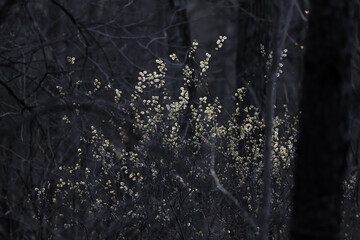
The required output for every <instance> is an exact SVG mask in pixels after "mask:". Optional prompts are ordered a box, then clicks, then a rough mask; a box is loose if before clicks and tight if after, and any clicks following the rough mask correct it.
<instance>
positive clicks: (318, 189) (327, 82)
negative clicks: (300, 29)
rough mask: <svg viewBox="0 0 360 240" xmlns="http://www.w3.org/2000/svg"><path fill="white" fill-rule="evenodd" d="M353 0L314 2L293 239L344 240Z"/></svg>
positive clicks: (296, 170) (305, 62) (311, 12)
mask: <svg viewBox="0 0 360 240" xmlns="http://www.w3.org/2000/svg"><path fill="white" fill-rule="evenodd" d="M351 9H352V7H351V1H338V0H331V1H328V0H327V1H325V0H318V1H312V3H311V10H310V14H311V15H310V20H309V28H308V35H307V42H306V53H305V57H304V79H303V86H302V101H301V104H300V108H301V111H302V112H301V115H300V129H299V142H298V149H297V158H296V164H295V190H294V196H293V216H292V222H291V230H290V231H291V233H290V234H291V239H302V240H303V239H340V225H341V210H340V209H341V200H342V194H343V190H342V183H343V178H344V174H345V170H346V157H347V152H348V145H349V140H348V133H347V132H348V127H347V126H348V108H349V101H348V99H349V96H348V95H349V82H350V61H351V48H352V43H351V41H350V39H351V35H352V32H353V28H352V22H353V21H352V20H353V19H352V16H351Z"/></svg>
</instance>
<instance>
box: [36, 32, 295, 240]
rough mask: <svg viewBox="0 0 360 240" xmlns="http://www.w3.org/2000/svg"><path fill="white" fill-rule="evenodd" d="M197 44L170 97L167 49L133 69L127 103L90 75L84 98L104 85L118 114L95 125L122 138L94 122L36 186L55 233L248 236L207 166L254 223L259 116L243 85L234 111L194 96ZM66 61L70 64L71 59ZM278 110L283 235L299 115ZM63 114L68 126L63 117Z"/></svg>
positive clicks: (275, 208)
mask: <svg viewBox="0 0 360 240" xmlns="http://www.w3.org/2000/svg"><path fill="white" fill-rule="evenodd" d="M225 40H226V37H225V36H220V37H219V39H218V40H217V44H216V45H217V46H216V48H215V54H216V51H218V50H219V49H220V48H221V47H222V45H223V43H224V41H225ZM197 46H198V43H197V42H196V41H195V42H194V43H193V46H192V47H191V49H190V50H189V52H188V55H187V57H188V60H190V61H191V62H192V64H184V65H183V66H182V69H181V73H180V74H182V81H183V83H182V86H181V87H180V89H179V90H178V91H177V96H174V94H172V93H171V94H170V93H169V91H168V90H167V89H168V87H169V84H168V71H169V70H168V69H167V62H170V63H173V64H182V63H181V61H180V60H179V59H178V57H177V56H176V54H171V55H170V60H165V59H157V60H156V64H157V70H156V71H153V72H150V71H142V72H140V73H139V76H138V82H137V83H136V84H135V86H134V88H133V91H132V93H131V94H130V97H129V99H127V98H126V97H124V96H123V91H122V90H119V89H113V87H112V86H111V83H109V84H107V85H106V86H104V85H105V84H104V83H101V82H100V80H98V79H95V81H94V89H92V90H89V91H88V92H87V94H90V95H91V94H95V93H96V92H97V91H101V90H102V91H104V92H106V94H107V96H113V97H111V98H112V101H113V102H114V104H115V105H116V106H117V109H118V111H121V112H122V115H121V116H122V118H121V119H117V120H120V121H114V119H102V122H107V123H109V124H110V125H111V126H112V130H111V131H113V132H115V135H116V136H117V138H118V139H121V142H120V141H114V138H109V137H107V135H106V133H105V132H106V131H109V130H108V129H103V128H102V127H101V125H100V124H99V126H95V125H92V126H91V127H90V128H89V129H83V131H82V136H81V138H80V140H81V141H80V142H81V144H80V146H79V148H78V152H77V157H76V158H75V159H73V160H69V161H66V162H64V163H63V164H61V165H60V166H58V167H57V169H56V170H55V172H54V173H53V174H52V176H51V177H50V179H49V180H48V181H47V182H46V183H44V184H43V185H42V186H41V187H38V188H36V189H35V190H36V191H37V195H38V199H39V201H40V202H41V203H42V204H43V205H44V206H47V207H49V208H51V209H52V211H51V213H52V214H53V213H54V212H55V214H54V215H53V217H50V216H45V218H46V219H47V221H48V222H49V226H51V227H52V228H54V235H55V236H70V234H71V233H73V232H74V231H75V232H81V233H80V235H81V236H87V237H88V238H89V237H93V238H96V239H98V238H99V237H102V238H105V237H112V238H114V239H115V238H116V239H132V238H136V239H137V238H139V239H143V238H144V239H170V238H175V239H203V238H204V239H205V238H206V239H208V238H211V239H251V238H252V237H254V234H255V233H254V232H252V231H251V229H250V228H249V226H248V223H247V221H246V219H245V216H243V215H242V214H241V211H239V209H237V208H236V206H234V204H233V202H232V201H231V200H230V199H228V197H227V196H226V195H224V194H223V193H222V192H221V191H218V190H217V186H216V185H215V182H214V179H213V177H212V175H211V174H210V169H213V170H214V171H215V172H216V174H217V177H218V179H219V181H220V183H221V185H222V186H224V187H225V188H226V189H227V191H229V192H230V193H231V194H232V195H233V196H234V197H235V198H236V199H237V200H238V201H239V202H240V203H241V207H242V208H244V209H243V210H244V211H246V212H248V213H249V216H250V217H251V218H253V219H255V220H256V219H258V217H259V216H258V215H259V209H260V205H261V196H262V193H261V190H262V187H261V186H262V185H263V182H262V169H263V163H262V159H263V152H264V139H265V138H264V128H265V122H264V118H263V116H262V115H263V114H262V113H261V112H260V111H259V109H258V108H257V107H255V106H253V105H247V103H245V101H244V97H245V96H246V94H247V89H246V88H245V87H243V88H239V89H237V90H236V91H235V92H234V96H233V100H235V102H236V106H235V109H234V111H233V113H228V112H226V111H224V109H223V107H222V105H221V103H220V101H219V99H218V98H213V97H211V95H210V94H201V93H202V92H209V91H207V90H206V74H207V71H208V69H209V67H210V66H211V58H212V54H210V53H206V54H205V58H204V59H202V60H201V61H199V62H197V58H196V57H195V56H196V50H197ZM262 51H263V52H264V50H262ZM264 54H265V52H264ZM285 55H286V54H285ZM269 56H270V57H271V54H269ZM69 59H70V60H69V61H71V64H74V61H75V58H69ZM186 62H189V61H186ZM269 64H271V61H270V63H269ZM79 84H80V83H79ZM191 85H193V86H195V87H196V89H197V91H198V94H197V97H192V96H191V94H189V88H190V87H191ZM59 91H60V94H64V93H63V92H62V89H60V88H59ZM74 104H75V103H74ZM277 109H278V112H279V115H277V116H276V117H275V119H274V134H273V161H272V162H273V170H272V179H273V191H272V192H273V198H272V203H271V206H272V216H273V217H272V220H271V221H272V224H271V226H272V229H271V231H272V232H273V235H274V236H282V235H283V234H284V231H285V227H286V220H287V217H288V214H289V211H290V209H289V201H290V199H289V191H290V189H291V184H292V175H291V173H292V170H291V168H292V161H293V158H294V144H295V142H296V135H297V131H296V126H297V118H296V117H291V116H289V114H288V112H287V108H286V106H284V107H282V108H280V107H278V108H277ZM77 114H81V112H80V113H79V112H77ZM114 117H116V115H115V114H114ZM63 120H64V121H65V122H66V123H68V124H70V123H71V120H70V119H69V118H68V116H66V115H65V116H64V117H63ZM119 122H121V123H122V124H119ZM129 145H130V147H128V146H129ZM44 212H45V211H44ZM42 214H45V213H42V212H41V211H39V212H38V213H37V215H36V216H34V217H35V218H37V219H38V220H43V219H44V216H42V217H40V215H42ZM255 222H256V221H255ZM115 236H116V237H115ZM84 238H85V237H84Z"/></svg>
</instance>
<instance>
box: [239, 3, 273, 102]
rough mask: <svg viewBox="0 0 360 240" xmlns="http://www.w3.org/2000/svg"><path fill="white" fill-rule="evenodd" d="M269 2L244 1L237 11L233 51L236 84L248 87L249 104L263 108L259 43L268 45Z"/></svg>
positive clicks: (263, 86) (265, 46)
mask: <svg viewBox="0 0 360 240" xmlns="http://www.w3.org/2000/svg"><path fill="white" fill-rule="evenodd" d="M271 17H272V3H271V2H270V1H264V0H254V1H247V2H244V3H242V4H241V5H240V8H239V14H238V24H239V26H238V46H237V52H236V65H237V74H236V75H237V76H236V87H237V88H240V87H244V86H247V87H250V88H252V90H253V93H254V95H253V96H251V99H250V101H251V103H252V104H255V105H257V107H260V108H261V107H263V104H264V103H265V95H266V90H265V81H264V75H265V74H266V59H264V57H262V56H261V53H260V44H262V45H264V48H265V49H266V51H268V50H269V48H270V35H271V31H270V28H271V20H270V19H271Z"/></svg>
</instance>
